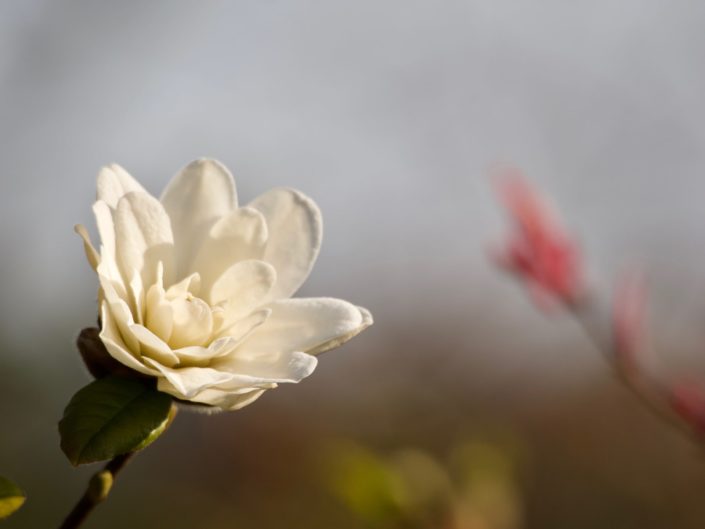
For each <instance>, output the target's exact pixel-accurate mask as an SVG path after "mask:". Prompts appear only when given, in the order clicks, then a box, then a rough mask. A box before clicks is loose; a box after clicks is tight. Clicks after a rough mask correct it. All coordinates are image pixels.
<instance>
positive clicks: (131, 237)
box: [114, 191, 174, 288]
mask: <svg viewBox="0 0 705 529" xmlns="http://www.w3.org/2000/svg"><path fill="white" fill-rule="evenodd" d="M114 222H115V243H116V254H117V263H118V266H119V268H120V271H121V273H122V277H123V280H124V282H125V284H128V283H129V281H130V280H131V278H132V274H133V272H134V271H135V270H136V271H138V272H139V273H140V275H141V276H142V284H143V285H144V286H145V288H148V287H149V286H151V285H153V284H154V282H155V281H156V279H157V278H156V273H157V265H158V263H159V261H161V262H162V263H163V265H164V275H165V277H164V281H165V283H166V284H167V285H170V284H171V283H172V281H173V272H174V266H173V262H174V255H173V252H174V239H173V236H172V233H171V225H170V223H169V217H168V216H167V214H166V212H165V211H164V208H163V207H162V205H161V204H160V203H159V201H158V200H157V199H156V198H154V197H152V196H151V195H149V194H147V193H140V192H135V191H133V192H131V193H128V194H126V195H125V196H123V197H122V198H121V199H120V201H119V202H118V205H117V210H116V211H115V214H114Z"/></svg>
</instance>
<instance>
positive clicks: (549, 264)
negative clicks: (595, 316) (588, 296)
mask: <svg viewBox="0 0 705 529" xmlns="http://www.w3.org/2000/svg"><path fill="white" fill-rule="evenodd" d="M497 183H498V191H499V194H500V197H501V198H502V200H503V201H504V204H505V206H506V208H507V210H508V211H509V214H510V215H511V218H512V220H513V221H514V224H515V226H516V230H515V231H514V233H512V235H511V236H510V238H509V240H508V242H507V244H506V247H505V249H504V250H503V251H502V252H501V253H500V254H499V255H498V256H497V258H498V262H499V263H500V264H501V265H502V266H504V267H506V268H507V269H508V270H510V271H512V272H513V273H515V274H516V275H517V276H519V277H521V278H522V279H524V280H525V281H526V282H527V283H528V285H529V287H530V289H531V292H532V294H533V295H534V299H535V301H537V302H538V304H539V305H541V306H545V305H546V301H547V299H550V298H553V299H558V300H561V301H563V302H566V303H569V304H570V303H574V302H575V301H576V300H577V299H578V298H579V297H580V295H581V293H582V287H583V284H582V283H583V278H582V269H581V268H582V267H581V261H580V254H579V251H578V248H577V245H576V244H575V242H574V241H573V239H572V238H571V237H569V236H568V235H567V234H566V232H565V230H564V228H563V226H562V225H561V223H560V222H559V221H558V220H557V219H556V217H555V215H554V214H553V211H552V210H551V209H550V208H549V206H548V205H547V203H546V202H545V201H544V200H543V199H542V197H540V196H539V195H538V193H537V192H536V191H535V190H534V189H533V188H532V187H531V186H530V185H529V184H528V183H527V182H526V181H525V180H524V178H523V176H522V175H521V173H520V172H519V171H518V170H516V169H511V170H506V171H504V172H503V173H502V174H501V175H499V178H498V179H497Z"/></svg>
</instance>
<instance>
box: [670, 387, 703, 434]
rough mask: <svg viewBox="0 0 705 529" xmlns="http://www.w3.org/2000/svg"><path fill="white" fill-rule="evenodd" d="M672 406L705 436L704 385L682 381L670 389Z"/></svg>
mask: <svg viewBox="0 0 705 529" xmlns="http://www.w3.org/2000/svg"><path fill="white" fill-rule="evenodd" d="M669 401H670V404H671V408H672V409H673V411H675V412H676V413H677V414H678V415H679V416H680V417H681V418H682V419H683V420H684V421H685V422H687V423H688V424H689V425H690V426H691V428H693V430H694V431H695V432H696V433H697V434H699V435H703V436H705V391H703V386H702V385H701V384H697V383H694V382H681V383H679V384H677V385H675V386H673V387H672V388H671V390H670V395H669Z"/></svg>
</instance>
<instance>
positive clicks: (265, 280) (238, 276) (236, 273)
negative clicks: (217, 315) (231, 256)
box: [210, 260, 277, 321]
mask: <svg viewBox="0 0 705 529" xmlns="http://www.w3.org/2000/svg"><path fill="white" fill-rule="evenodd" d="M276 277H277V272H276V271H275V270H274V267H273V266H272V265H270V264H269V263H265V262H264V261H254V260H249V261H240V262H239V263H235V264H234V265H232V266H231V267H230V268H228V269H227V270H226V271H225V272H224V273H223V274H222V275H221V276H220V277H219V278H218V280H217V281H216V282H215V283H214V284H213V286H212V288H211V291H210V303H211V305H219V304H222V305H223V307H224V311H225V319H226V321H235V320H237V319H239V318H241V317H243V316H246V315H247V314H249V313H250V312H252V310H253V309H255V308H257V307H258V306H259V305H261V304H262V300H263V299H264V298H265V296H266V295H267V293H269V291H270V290H271V289H272V287H273V286H274V283H275V281H276Z"/></svg>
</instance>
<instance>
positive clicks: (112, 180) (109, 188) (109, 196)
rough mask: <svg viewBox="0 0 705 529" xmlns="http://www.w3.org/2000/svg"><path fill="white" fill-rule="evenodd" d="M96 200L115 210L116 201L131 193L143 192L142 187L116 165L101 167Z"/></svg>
mask: <svg viewBox="0 0 705 529" xmlns="http://www.w3.org/2000/svg"><path fill="white" fill-rule="evenodd" d="M97 187H98V194H97V195H98V200H102V201H103V202H105V203H106V204H108V206H110V207H111V208H116V207H117V204H118V201H119V200H120V199H121V198H122V197H123V196H125V195H126V194H127V193H129V192H131V191H142V192H145V189H144V187H142V185H141V184H140V183H139V182H138V181H137V180H135V179H134V178H132V176H130V173H128V172H127V171H125V169H123V168H122V167H120V166H119V165H118V164H115V163H113V164H110V165H108V166H107V167H103V168H102V169H101V170H100V172H99V173H98V185H97Z"/></svg>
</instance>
